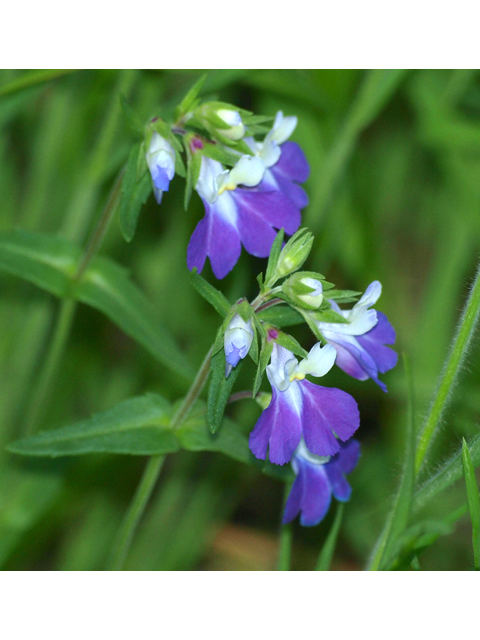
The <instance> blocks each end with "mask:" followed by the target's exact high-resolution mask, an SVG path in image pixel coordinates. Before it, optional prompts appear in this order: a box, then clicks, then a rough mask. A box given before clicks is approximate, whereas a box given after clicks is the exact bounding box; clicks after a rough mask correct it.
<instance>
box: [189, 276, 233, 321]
mask: <svg viewBox="0 0 480 640" xmlns="http://www.w3.org/2000/svg"><path fill="white" fill-rule="evenodd" d="M190 281H191V283H192V285H193V287H194V289H195V290H196V291H197V292H198V293H199V294H200V295H201V296H202V297H203V298H205V300H206V301H207V302H209V303H210V304H211V305H212V307H213V308H214V309H215V311H217V313H219V314H220V315H221V316H222V317H223V318H224V317H225V316H226V315H227V314H228V313H229V311H230V309H231V307H232V305H231V304H230V302H229V301H228V300H227V298H226V297H225V296H224V295H223V293H222V292H221V291H219V290H218V289H215V287H214V286H212V285H211V284H210V283H209V282H207V281H206V280H205V279H204V278H202V276H201V275H200V274H199V273H198V269H197V268H196V267H195V268H194V269H193V270H192V271H191V272H190Z"/></svg>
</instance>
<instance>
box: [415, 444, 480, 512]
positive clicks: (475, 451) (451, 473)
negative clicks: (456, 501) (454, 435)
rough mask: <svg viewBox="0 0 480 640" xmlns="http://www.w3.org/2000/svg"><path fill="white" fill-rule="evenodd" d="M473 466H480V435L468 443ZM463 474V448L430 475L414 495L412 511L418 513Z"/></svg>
mask: <svg viewBox="0 0 480 640" xmlns="http://www.w3.org/2000/svg"><path fill="white" fill-rule="evenodd" d="M468 449H469V453H470V458H471V460H472V465H473V468H474V469H476V468H477V467H480V435H478V436H476V437H475V438H474V439H473V440H471V441H470V443H469V444H468ZM462 476H463V465H462V449H459V450H458V451H457V453H456V454H455V455H454V456H452V457H451V458H450V459H449V460H448V461H447V462H445V464H444V465H443V466H442V467H441V468H440V469H439V470H438V471H437V472H436V473H435V474H434V475H433V476H432V477H430V478H429V479H428V480H427V481H426V482H425V483H424V484H423V485H422V486H421V487H420V488H419V489H418V490H417V491H416V492H415V495H414V497H413V504H412V513H417V512H418V511H420V509H423V507H424V506H425V505H427V504H428V503H429V502H431V501H432V500H433V499H434V498H436V497H437V496H438V495H439V494H440V493H441V492H442V491H445V489H448V488H449V487H451V486H452V485H453V484H454V483H455V482H457V480H460V478H461V477H462Z"/></svg>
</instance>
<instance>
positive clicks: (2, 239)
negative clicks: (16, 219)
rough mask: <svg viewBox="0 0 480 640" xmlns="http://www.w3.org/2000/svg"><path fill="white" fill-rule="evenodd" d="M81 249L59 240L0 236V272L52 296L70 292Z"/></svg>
mask: <svg viewBox="0 0 480 640" xmlns="http://www.w3.org/2000/svg"><path fill="white" fill-rule="evenodd" d="M80 255H81V249H80V247H77V246H76V245H74V244H71V243H68V242H66V241H65V240H62V239H60V238H54V237H50V236H43V235H40V234H34V233H27V232H26V231H10V232H3V233H0V269H1V270H2V271H5V272H7V273H11V274H13V275H16V276H19V277H20V278H23V279H24V280H27V281H28V282H32V283H33V284H35V285H36V286H37V287H40V288H41V289H45V290H46V291H48V292H49V293H52V294H53V295H56V296H59V297H62V296H65V295H66V294H67V293H68V291H69V290H70V286H71V278H72V277H73V275H74V273H75V271H76V269H77V264H78V261H79V259H80Z"/></svg>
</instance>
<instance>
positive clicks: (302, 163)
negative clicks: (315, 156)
mask: <svg viewBox="0 0 480 640" xmlns="http://www.w3.org/2000/svg"><path fill="white" fill-rule="evenodd" d="M281 150H282V155H281V156H280V159H279V161H278V162H277V163H276V164H275V165H274V166H273V167H272V168H274V169H275V173H276V174H278V175H282V176H284V177H285V178H287V179H288V180H294V181H295V182H300V183H302V182H305V181H306V180H307V178H308V176H309V175H310V166H309V164H308V162H307V158H306V157H305V154H304V153H303V151H302V149H301V147H300V146H299V145H298V144H297V143H296V142H285V143H284V144H282V146H281Z"/></svg>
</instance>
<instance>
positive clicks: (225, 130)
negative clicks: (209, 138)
mask: <svg viewBox="0 0 480 640" xmlns="http://www.w3.org/2000/svg"><path fill="white" fill-rule="evenodd" d="M194 117H195V119H197V120H198V121H199V122H200V123H201V124H202V125H203V127H205V129H206V130H207V131H208V132H209V133H210V134H211V135H213V136H214V137H218V138H220V139H226V140H227V141H231V142H236V141H238V140H241V139H242V138H243V136H244V135H245V125H244V123H243V120H242V116H241V114H240V113H239V111H237V109H236V108H235V107H233V105H228V104H224V103H221V102H206V103H205V104H203V105H202V106H201V107H199V108H198V109H197V111H196V112H195V115H194Z"/></svg>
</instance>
